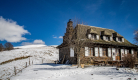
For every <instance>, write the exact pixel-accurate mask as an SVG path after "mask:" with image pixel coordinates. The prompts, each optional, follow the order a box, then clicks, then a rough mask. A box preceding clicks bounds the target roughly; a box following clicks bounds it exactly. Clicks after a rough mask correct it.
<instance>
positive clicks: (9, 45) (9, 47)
mask: <svg viewBox="0 0 138 80" xmlns="http://www.w3.org/2000/svg"><path fill="white" fill-rule="evenodd" d="M4 47H5V50H12V49H13V45H12V44H11V43H9V42H7V43H5V44H4Z"/></svg>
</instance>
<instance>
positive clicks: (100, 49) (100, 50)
mask: <svg viewBox="0 0 138 80" xmlns="http://www.w3.org/2000/svg"><path fill="white" fill-rule="evenodd" d="M102 51H103V50H102V48H99V53H100V56H103V54H102Z"/></svg>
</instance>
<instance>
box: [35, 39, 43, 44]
mask: <svg viewBox="0 0 138 80" xmlns="http://www.w3.org/2000/svg"><path fill="white" fill-rule="evenodd" d="M33 43H34V44H45V42H44V41H42V40H34V42H33Z"/></svg>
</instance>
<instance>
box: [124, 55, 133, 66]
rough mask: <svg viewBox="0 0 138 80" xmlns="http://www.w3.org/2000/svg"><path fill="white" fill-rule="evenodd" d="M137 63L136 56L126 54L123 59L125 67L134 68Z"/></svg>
mask: <svg viewBox="0 0 138 80" xmlns="http://www.w3.org/2000/svg"><path fill="white" fill-rule="evenodd" d="M135 62H136V55H135V54H125V55H124V57H123V63H124V66H125V67H129V68H133V67H134V66H135Z"/></svg>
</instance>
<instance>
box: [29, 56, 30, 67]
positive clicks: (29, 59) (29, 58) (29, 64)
mask: <svg viewBox="0 0 138 80" xmlns="http://www.w3.org/2000/svg"><path fill="white" fill-rule="evenodd" d="M29 65H30V57H29Z"/></svg>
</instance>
